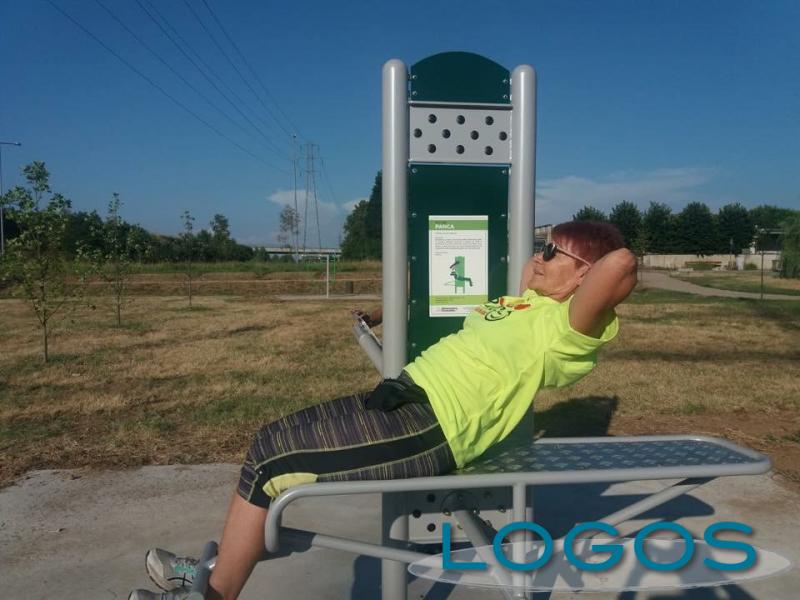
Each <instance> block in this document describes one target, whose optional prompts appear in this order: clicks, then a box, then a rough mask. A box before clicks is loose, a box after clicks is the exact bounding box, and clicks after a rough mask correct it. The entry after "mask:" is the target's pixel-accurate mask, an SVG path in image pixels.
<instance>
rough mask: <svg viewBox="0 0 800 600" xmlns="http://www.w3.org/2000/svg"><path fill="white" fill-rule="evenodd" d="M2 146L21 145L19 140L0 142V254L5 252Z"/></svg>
mask: <svg viewBox="0 0 800 600" xmlns="http://www.w3.org/2000/svg"><path fill="white" fill-rule="evenodd" d="M3 146H22V144H21V143H20V142H0V254H5V253H6V224H5V222H4V221H3V202H2V199H3V193H4V191H3Z"/></svg>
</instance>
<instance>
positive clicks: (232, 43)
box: [203, 0, 303, 138]
mask: <svg viewBox="0 0 800 600" xmlns="http://www.w3.org/2000/svg"><path fill="white" fill-rule="evenodd" d="M203 4H204V5H205V7H206V9H207V10H208V12H209V13H210V14H211V17H212V18H213V19H214V21H215V22H216V24H217V27H219V29H220V31H222V33H223V35H225V38H226V39H227V40H228V42H230V44H231V46H233V49H234V50H236V53H237V54H238V55H239V58H241V59H242V62H243V63H244V64H245V66H246V67H247V68H248V69H249V70H250V73H251V74H252V75H253V77H254V78H255V80H256V81H257V82H258V84H259V85H260V86H261V89H262V90H264V93H265V94H266V95H267V97H268V98H269V99H270V100H272V103H273V104H274V105H275V108H277V109H278V112H280V113H281V115H282V116H283V118H284V119H286V122H287V123H289V126H290V127H291V128H292V129H293V130H294V133H296V134H297V135H298V136H299V137H301V138H302V137H303V136H302V135H300V131H299V130H298V128H297V127H296V126H295V124H294V123H292V120H291V119H290V118H289V117H288V116H287V115H286V113H285V112H283V109H282V108H281V105H280V104H278V101H277V100H276V99H275V97H274V96H273V95H272V94H271V93H270V91H269V90H268V89H267V86H265V85H264V82H263V81H262V80H261V78H260V77H259V76H258V74H257V73H256V72H255V69H253V67H252V66H251V65H250V63H249V62H248V60H247V59H246V58H245V56H244V54H243V53H242V51H241V50H240V49H239V46H238V45H237V44H236V42H234V41H233V39H232V38H231V36H230V35H228V32H227V30H226V29H225V28H224V27H223V26H222V23H221V22H220V20H219V19H218V18H217V15H216V14H215V13H214V11H213V10H212V9H211V6H209V4H208V2H206V0H203Z"/></svg>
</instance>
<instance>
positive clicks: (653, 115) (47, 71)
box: [0, 0, 800, 244]
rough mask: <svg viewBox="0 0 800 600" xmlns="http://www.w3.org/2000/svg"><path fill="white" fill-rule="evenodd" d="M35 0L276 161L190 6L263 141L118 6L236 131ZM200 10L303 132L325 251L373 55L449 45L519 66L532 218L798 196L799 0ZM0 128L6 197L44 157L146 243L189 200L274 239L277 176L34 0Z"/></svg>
mask: <svg viewBox="0 0 800 600" xmlns="http://www.w3.org/2000/svg"><path fill="white" fill-rule="evenodd" d="M52 1H53V2H54V3H55V4H57V5H58V6H60V7H61V8H62V9H64V10H65V11H67V12H68V13H69V14H70V15H72V16H73V17H74V18H75V19H76V20H77V21H79V22H80V23H81V24H82V25H83V26H84V27H86V28H87V29H88V30H90V31H91V32H92V33H94V34H95V35H96V36H98V37H99V38H100V39H102V40H103V42H105V43H106V44H107V45H108V46H109V47H111V48H113V49H114V50H115V51H116V52H118V53H119V54H120V55H122V56H123V57H124V58H125V59H126V60H128V61H129V62H130V63H131V64H132V65H134V66H135V67H136V68H137V69H139V70H140V71H142V72H143V73H145V74H146V75H147V76H148V77H149V78H151V79H152V80H153V81H155V82H157V83H158V84H159V85H161V86H162V87H163V88H164V89H165V90H166V91H167V92H168V93H169V94H171V95H172V96H174V97H175V98H177V99H178V100H179V101H180V102H182V103H184V104H185V105H186V106H188V107H189V108H190V109H191V110H193V111H195V112H196V113H197V114H198V115H199V116H201V117H202V118H203V119H205V120H207V121H208V122H209V123H211V124H212V125H213V126H214V127H216V128H217V129H219V130H220V131H222V132H223V133H225V135H227V136H228V137H230V138H232V139H233V140H235V141H236V142H237V143H238V144H240V145H242V146H245V147H246V148H248V149H249V150H250V151H251V152H252V153H254V154H256V155H258V156H259V157H261V158H262V159H263V160H265V161H266V162H269V163H271V164H273V165H275V166H277V167H278V168H280V169H284V170H285V171H287V172H288V171H290V168H291V167H290V164H291V163H290V161H289V156H290V152H291V151H290V142H289V139H290V138H289V137H288V136H287V135H286V134H285V133H284V132H283V131H282V130H281V129H279V128H278V127H277V126H276V125H274V124H272V123H273V122H272V121H271V118H270V117H269V116H268V115H267V113H266V111H265V110H264V108H263V106H262V105H261V104H260V103H259V102H258V101H257V100H256V98H255V97H254V96H253V94H252V93H251V92H250V90H249V89H248V88H247V87H245V85H244V83H242V81H241V80H240V79H239V76H238V75H237V74H236V72H235V71H234V70H233V69H232V68H231V67H230V65H229V64H228V63H227V62H226V60H225V58H224V57H223V56H222V54H221V53H220V51H219V50H218V49H217V48H216V47H215V46H214V44H213V42H212V41H211V40H210V38H209V37H208V36H207V34H206V33H205V32H204V31H203V29H202V28H201V27H200V25H199V24H198V23H197V21H196V20H195V17H194V16H193V15H192V13H191V12H190V10H189V8H187V6H186V4H185V1H186V2H189V3H190V4H191V6H192V7H194V9H195V11H196V12H197V14H199V15H200V17H201V18H202V19H203V20H204V21H205V23H206V25H207V27H209V29H211V31H212V32H213V33H214V34H215V35H216V36H217V37H218V39H219V40H220V43H221V44H222V45H223V48H225V50H226V51H227V52H228V53H229V54H230V56H231V57H232V58H233V59H234V60H235V61H236V62H237V64H239V68H240V69H241V70H242V72H243V73H244V74H246V75H249V73H248V72H247V70H246V67H245V66H244V65H243V64H241V63H240V62H239V61H238V57H237V55H236V53H235V50H233V49H232V48H231V47H230V46H229V45H228V44H227V42H226V40H225V39H224V37H223V36H222V34H221V33H220V32H219V30H218V29H217V28H216V25H215V24H214V22H213V20H212V18H211V16H210V14H209V13H208V12H207V10H206V7H205V6H204V4H203V1H202V0H157V4H156V6H157V7H158V10H159V11H160V12H161V13H162V14H163V15H164V16H165V17H166V19H167V21H168V22H169V23H170V24H171V25H172V26H173V27H175V29H176V30H177V31H178V32H179V33H180V34H181V36H183V37H184V38H185V39H186V40H187V41H188V42H189V43H190V44H191V45H192V47H194V48H195V49H196V50H197V52H198V53H199V54H200V55H201V57H202V58H203V60H204V61H206V62H207V63H208V64H210V65H211V66H212V68H213V69H214V70H215V71H216V72H217V73H219V75H220V76H221V77H222V79H224V80H225V81H226V82H227V84H228V85H229V86H230V87H231V88H232V89H233V90H234V91H235V92H236V94H237V95H238V96H239V97H240V98H242V99H243V100H244V101H245V103H246V104H247V105H248V106H249V107H250V108H249V109H246V108H244V107H241V108H240V109H241V110H242V111H243V112H245V114H248V115H251V116H250V119H251V121H252V122H253V123H256V124H258V125H259V127H260V128H261V129H262V131H264V132H265V133H266V134H267V137H269V139H270V142H271V143H272V144H274V145H277V146H278V150H279V151H280V152H276V151H273V150H272V149H271V148H270V147H269V146H268V145H266V144H267V143H266V142H262V140H263V139H264V138H263V137H261V134H259V133H257V132H255V131H254V128H253V127H252V126H251V125H250V124H249V123H247V122H246V121H245V120H243V119H242V118H241V117H240V116H239V114H238V113H237V112H235V111H234V109H233V108H231V106H230V105H229V104H227V103H226V101H225V100H224V99H223V98H222V97H221V96H219V94H218V93H217V92H216V91H215V90H214V89H213V88H212V87H211V85H209V83H208V82H207V81H206V80H205V79H203V78H202V76H201V75H200V74H199V73H198V72H197V71H196V70H195V69H194V67H193V66H192V65H191V64H190V63H189V62H188V61H187V60H186V59H185V58H184V57H183V56H182V55H181V54H180V53H179V52H178V50H177V49H176V48H175V47H174V46H173V45H172V44H171V42H170V41H169V40H168V39H167V38H166V37H165V36H164V35H163V33H162V32H161V31H160V30H159V29H158V28H157V27H156V25H155V24H154V23H153V22H152V21H151V20H150V19H149V17H148V16H147V15H146V14H145V13H144V12H143V10H142V9H141V8H140V6H139V5H138V4H137V3H136V2H135V1H134V0H100V2H102V3H103V4H104V5H106V6H108V7H109V8H110V9H111V11H113V12H114V14H116V15H117V16H118V17H119V18H120V19H121V20H122V21H123V22H125V24H126V25H127V26H128V27H129V28H130V29H132V30H133V31H134V32H135V33H136V34H137V35H139V36H140V37H141V38H142V39H143V40H144V41H145V42H146V43H148V44H149V45H150V46H151V47H152V48H153V49H154V50H156V51H157V52H158V54H159V55H160V56H161V57H162V58H163V59H164V60H166V61H167V62H168V63H170V64H171V65H172V66H173V68H174V69H175V70H176V71H178V72H180V73H181V74H182V75H183V76H184V77H185V78H186V79H187V80H189V81H190V82H191V83H192V84H193V85H194V86H195V87H196V88H198V89H200V90H201V91H202V92H203V93H204V94H205V95H206V96H207V97H208V98H210V99H211V100H212V101H213V102H214V103H215V104H217V105H218V106H219V107H221V108H223V110H224V111H225V112H226V113H227V114H229V115H230V117H231V118H233V119H234V120H236V121H237V122H239V124H240V126H241V128H240V127H236V126H234V125H233V124H232V123H231V122H230V121H228V120H226V118H225V117H223V116H222V115H220V114H219V113H218V112H216V111H215V110H214V109H213V108H212V107H210V106H209V105H208V104H207V103H206V102H205V101H204V100H203V99H201V98H200V97H198V96H197V94H196V93H195V92H194V91H193V90H191V89H190V88H189V87H187V86H186V85H184V83H182V82H181V81H180V80H179V79H178V78H176V77H175V76H174V75H173V74H172V73H171V72H170V71H169V70H167V69H166V68H165V67H164V66H163V65H162V64H161V63H160V62H159V61H158V60H157V59H155V58H154V57H153V56H152V55H151V54H149V53H148V52H147V50H145V49H144V48H143V47H141V46H140V45H139V43H138V42H137V41H136V40H135V39H134V38H133V37H131V35H130V34H129V33H127V32H126V31H125V30H124V29H123V28H122V27H121V26H120V25H119V24H118V23H117V22H115V21H114V20H113V19H112V17H111V16H109V14H108V13H107V12H105V11H104V10H103V8H102V7H101V6H100V5H99V4H98V3H97V2H96V1H95V0H52ZM207 2H208V4H209V5H210V6H211V8H212V9H213V11H214V12H215V14H216V15H217V16H218V18H219V19H220V21H221V22H222V24H223V25H224V27H225V28H226V29H227V31H228V33H229V34H230V35H231V36H232V37H233V39H234V40H235V42H236V44H237V45H238V46H239V48H240V49H241V51H242V52H243V54H244V55H245V57H246V58H247V60H248V61H249V62H250V64H251V65H252V66H253V67H254V69H255V70H256V71H257V73H258V75H259V77H260V78H261V80H262V82H263V83H264V84H265V85H266V86H267V88H268V90H269V92H270V94H271V96H272V97H274V99H275V100H276V101H277V103H278V105H279V107H280V109H281V110H282V111H283V112H284V113H286V114H287V115H288V117H289V118H290V119H291V121H292V122H293V123H294V124H295V125H296V126H297V128H298V130H299V132H300V134H301V135H302V136H303V137H304V138H306V139H309V140H312V141H313V142H315V143H316V144H319V153H320V155H321V156H322V161H323V165H324V169H325V171H326V172H327V175H328V179H329V182H330V186H329V185H328V183H327V182H326V181H325V180H324V179H323V178H320V179H319V181H318V184H317V185H318V191H319V197H320V202H321V204H320V228H321V230H322V237H323V240H322V241H323V244H336V243H337V242H338V237H339V234H340V231H341V225H342V222H343V221H344V218H345V216H346V215H347V212H348V210H349V209H350V208H351V207H352V206H353V204H354V203H355V202H356V201H357V200H358V199H360V198H364V197H365V196H367V195H368V194H369V190H370V188H371V185H372V182H373V179H374V177H375V173H376V171H377V170H378V169H379V168H380V143H381V141H380V73H381V66H382V64H383V63H384V62H385V61H386V60H388V59H389V58H400V59H402V60H404V61H405V62H406V63H407V64H409V65H410V64H412V63H414V62H416V61H418V60H420V59H422V58H424V57H426V56H428V55H431V54H435V53H437V52H442V51H447V50H467V51H472V52H476V53H479V54H483V55H485V56H488V57H489V58H492V59H493V60H495V61H497V62H499V63H501V64H503V65H504V66H506V67H508V68H513V67H514V66H515V65H518V64H523V63H527V64H531V65H533V66H534V68H535V69H536V71H537V74H538V85H539V88H538V136H537V206H536V219H537V222H538V223H551V222H559V221H562V220H566V219H569V218H570V217H571V216H572V214H573V213H574V212H575V211H576V210H577V209H578V208H580V207H581V206H583V205H584V204H592V205H594V206H596V207H598V208H601V209H604V210H608V209H609V208H610V207H611V206H612V205H613V204H615V203H617V202H619V201H620V200H630V201H633V202H635V203H637V204H638V205H639V206H640V208H642V209H644V208H646V207H647V205H648V203H649V202H650V201H651V200H655V201H663V202H667V203H668V204H670V205H671V206H673V207H674V208H675V209H676V210H680V208H682V207H683V206H684V205H685V204H686V202H688V201H692V200H700V201H704V202H706V203H708V204H709V206H711V207H712V209H713V208H718V207H720V206H722V205H724V204H726V203H729V202H741V203H743V204H744V205H746V206H756V205H758V204H764V203H769V204H776V205H779V206H787V207H792V208H800V76H798V73H800V36H798V35H797V30H798V26H800V3H798V2H796V1H771V2H755V1H750V2H740V1H735V0H725V1H697V2H689V1H688V0H684V1H674V0H673V1H668V0H664V1H658V2H654V1H653V2H651V1H646V0H630V1H613V2H611V1H604V2H600V1H594V2H592V1H582V2H570V1H560V2H535V1H526V2H514V1H506V2H502V3H500V2H494V3H492V2H485V1H483V2H455V1H451V2H444V1H439V2H436V1H432V0H429V1H428V2H418V1H411V2H402V3H398V2H395V3H388V2H372V3H363V2H358V3H356V2H309V1H304V0H296V1H294V2H291V3H290V2H272V1H269V2H267V1H262V2H255V1H245V0H237V1H233V0H232V1H230V2H222V1H221V0H207ZM250 81H251V85H253V86H254V88H255V89H257V90H260V87H259V86H258V84H257V83H256V82H255V80H253V79H250ZM223 89H224V88H223ZM261 95H262V101H264V102H265V103H266V104H267V106H269V107H271V109H272V111H273V112H274V113H275V114H278V115H279V113H278V109H277V108H275V107H274V105H273V104H272V103H271V102H270V101H269V99H265V97H264V94H263V93H262V94H261ZM253 113H255V114H256V115H259V116H255V115H253ZM259 119H263V121H265V122H262V121H261V120H259ZM280 120H281V121H283V119H282V118H281V119H280ZM268 123H270V124H272V126H271V127H270V125H268ZM284 126H285V127H289V126H287V125H285V124H284ZM0 140H5V141H21V142H22V143H23V146H22V147H21V148H12V147H8V146H4V147H3V155H2V156H3V174H4V183H5V187H6V189H8V188H9V187H10V186H12V185H15V184H19V183H22V179H21V177H20V174H19V172H20V168H21V167H22V166H23V165H25V164H26V163H28V162H30V161H33V160H44V161H45V162H46V163H47V165H48V168H49V169H50V171H51V185H52V187H53V189H54V190H57V191H60V192H62V193H64V194H65V195H67V196H68V197H69V198H71V199H72V201H73V206H74V208H75V209H77V210H92V209H97V210H98V211H99V212H101V214H104V212H105V207H106V205H107V203H108V200H109V199H110V198H111V194H112V192H119V193H120V194H121V197H122V199H123V202H124V207H123V216H124V217H125V218H126V219H127V220H129V221H132V222H138V223H141V224H142V225H143V226H145V227H146V228H148V229H150V230H151V231H156V232H160V233H168V234H171V233H176V232H177V231H178V230H179V228H180V215H181V213H182V212H183V211H184V210H187V209H188V210H190V211H191V212H192V214H193V215H194V216H195V217H196V219H197V225H198V226H205V225H206V224H207V223H208V221H209V220H210V219H211V216H212V215H213V214H214V213H216V212H221V213H223V214H225V215H226V216H228V218H229V219H230V223H231V230H232V233H233V235H234V237H236V238H237V239H238V240H239V241H241V242H244V243H249V244H261V243H270V242H272V241H273V240H274V236H275V234H276V232H277V229H278V226H277V217H278V213H279V212H280V208H281V204H282V203H283V202H286V201H287V200H289V199H290V198H291V197H292V193H291V191H290V190H291V188H292V185H291V177H290V176H289V175H288V174H286V173H282V172H280V171H279V170H277V169H275V168H272V167H269V166H266V165H265V164H264V163H262V162H259V161H258V160H255V159H254V158H252V157H251V156H250V155H248V154H246V153H244V152H243V151H241V150H240V149H239V148H237V147H236V146H234V145H233V144H232V143H231V142H229V141H227V140H225V139H223V138H222V137H220V136H219V135H217V134H216V133H215V132H213V131H211V130H210V129H208V128H206V127H205V126H204V125H202V124H201V123H199V122H198V121H196V120H195V119H194V118H192V117H191V116H190V115H188V114H187V113H186V112H184V111H183V110H182V109H181V108H179V107H178V106H176V105H175V104H174V103H173V102H171V101H170V100H168V99H167V98H165V97H164V96H163V95H161V93H159V92H158V91H157V90H155V89H154V88H153V87H151V86H150V85H149V84H148V83H146V82H145V81H144V80H142V79H141V78H140V77H139V76H137V75H135V74H134V73H132V72H131V71H130V70H128V68H126V67H125V66H124V65H122V63H120V62H119V61H118V60H117V59H116V58H115V57H114V56H112V55H111V54H110V53H108V52H107V51H106V50H104V49H103V48H102V47H101V46H99V45H98V44H97V43H96V42H95V41H93V40H92V39H91V38H89V37H88V36H87V35H86V34H85V33H83V32H82V31H80V30H79V29H78V28H77V27H76V26H75V25H74V24H73V23H71V22H70V21H68V20H67V19H66V18H65V17H64V16H63V15H61V14H59V13H58V12H57V11H56V10H55V9H54V8H53V7H52V6H51V5H50V4H48V3H47V2H45V1H44V0H29V1H23V0H0ZM323 165H320V164H319V163H318V164H317V168H320V167H321V166H323ZM302 183H303V182H302V181H301V186H302ZM302 195H303V194H302V192H301V198H302ZM309 227H310V228H309V232H308V239H309V243H311V242H312V241H313V242H316V223H315V222H314V220H313V217H312V218H311V219H310V222H309Z"/></svg>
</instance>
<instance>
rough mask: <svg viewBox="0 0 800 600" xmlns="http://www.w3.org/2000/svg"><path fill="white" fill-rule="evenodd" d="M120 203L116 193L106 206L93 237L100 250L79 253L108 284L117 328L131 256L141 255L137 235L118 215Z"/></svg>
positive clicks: (89, 248) (125, 293)
mask: <svg viewBox="0 0 800 600" xmlns="http://www.w3.org/2000/svg"><path fill="white" fill-rule="evenodd" d="M121 207H122V201H121V200H120V198H119V194H117V193H116V192H115V193H114V194H113V195H112V198H111V201H110V202H109V203H108V214H107V215H106V220H105V221H103V222H101V224H100V226H99V229H98V231H97V232H96V233H94V234H93V236H94V237H99V238H100V240H101V241H102V248H101V249H99V250H98V249H95V248H91V247H87V248H84V249H83V250H82V252H81V254H83V255H84V256H86V257H87V258H89V259H90V261H91V263H92V266H93V271H94V272H95V273H97V275H99V276H100V278H101V279H102V280H103V281H104V282H105V283H106V285H108V287H109V288H110V290H111V295H112V298H113V303H114V314H115V315H116V320H117V327H121V326H122V307H123V306H124V305H125V304H127V302H128V301H129V299H128V283H129V282H130V278H131V275H132V272H133V257H134V256H135V255H136V254H139V253H141V250H140V249H139V248H138V247H137V245H138V241H139V239H138V235H137V234H136V233H134V231H133V230H132V229H131V228H130V227H127V224H126V223H125V221H123V220H122V218H121V217H120V215H119V211H120V208H121Z"/></svg>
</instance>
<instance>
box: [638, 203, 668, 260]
mask: <svg viewBox="0 0 800 600" xmlns="http://www.w3.org/2000/svg"><path fill="white" fill-rule="evenodd" d="M674 225H675V223H674V217H673V216H672V209H671V208H670V207H669V206H667V205H666V204H663V203H662V202H651V203H650V206H649V207H648V209H647V211H645V213H644V216H643V218H642V227H643V228H644V232H645V235H646V236H647V240H648V248H647V250H648V252H653V253H655V254H667V253H669V252H672V251H673V249H674V247H675V226H674Z"/></svg>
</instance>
